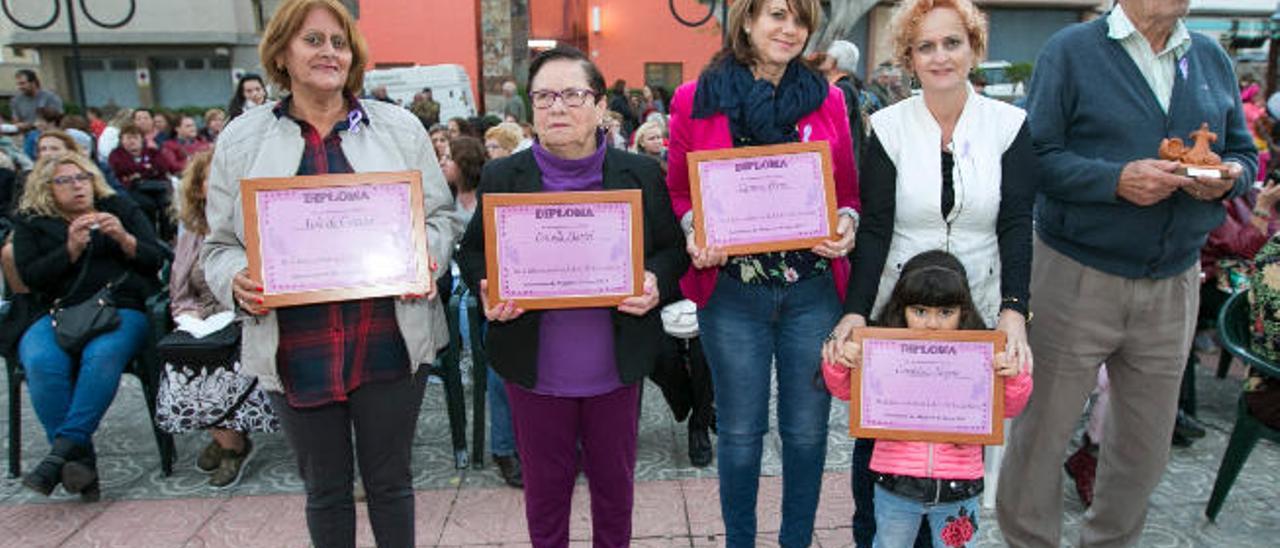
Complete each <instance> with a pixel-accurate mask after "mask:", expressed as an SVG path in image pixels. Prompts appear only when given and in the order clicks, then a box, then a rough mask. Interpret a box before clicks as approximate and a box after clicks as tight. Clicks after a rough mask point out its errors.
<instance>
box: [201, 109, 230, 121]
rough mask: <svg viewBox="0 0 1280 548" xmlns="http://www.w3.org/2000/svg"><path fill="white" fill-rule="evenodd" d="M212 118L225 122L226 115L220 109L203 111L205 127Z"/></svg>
mask: <svg viewBox="0 0 1280 548" xmlns="http://www.w3.org/2000/svg"><path fill="white" fill-rule="evenodd" d="M214 118H220V119H222V120H226V119H227V113H226V112H225V111H223V110H222V109H220V108H211V109H209V110H206V111H204V123H205V124H206V125H207V124H208V123H209V120H212V119H214Z"/></svg>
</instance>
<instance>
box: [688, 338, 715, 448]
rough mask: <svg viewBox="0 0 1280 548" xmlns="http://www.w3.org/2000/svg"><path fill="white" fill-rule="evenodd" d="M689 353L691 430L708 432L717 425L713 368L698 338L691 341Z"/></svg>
mask: <svg viewBox="0 0 1280 548" xmlns="http://www.w3.org/2000/svg"><path fill="white" fill-rule="evenodd" d="M688 353H689V355H688V364H689V384H690V386H689V388H690V389H691V394H690V395H691V396H692V399H693V401H692V403H693V412H692V413H691V414H690V415H689V429H690V430H706V429H708V428H713V427H715V424H716V393H715V388H714V386H715V385H714V384H712V382H711V367H710V366H708V365H707V357H706V356H705V355H704V354H703V353H702V342H701V341H699V340H698V339H697V338H694V339H692V340H690V341H689V347H688Z"/></svg>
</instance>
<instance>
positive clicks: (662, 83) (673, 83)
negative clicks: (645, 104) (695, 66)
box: [644, 63, 684, 91]
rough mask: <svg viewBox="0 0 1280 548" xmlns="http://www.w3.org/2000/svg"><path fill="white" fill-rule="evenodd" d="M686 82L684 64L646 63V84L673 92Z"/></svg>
mask: <svg viewBox="0 0 1280 548" xmlns="http://www.w3.org/2000/svg"><path fill="white" fill-rule="evenodd" d="M682 82H684V64H683V63H645V64H644V83H645V84H646V85H648V86H649V87H660V88H663V89H665V90H667V91H672V90H674V89H676V88H677V87H679V86H680V84H681V83H682Z"/></svg>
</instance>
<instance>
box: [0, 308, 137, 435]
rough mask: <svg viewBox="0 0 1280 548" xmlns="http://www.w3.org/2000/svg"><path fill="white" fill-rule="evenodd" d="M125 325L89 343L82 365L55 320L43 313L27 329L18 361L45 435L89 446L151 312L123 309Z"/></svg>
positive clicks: (81, 354)
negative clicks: (59, 337) (56, 330)
mask: <svg viewBox="0 0 1280 548" xmlns="http://www.w3.org/2000/svg"><path fill="white" fill-rule="evenodd" d="M118 313H119V314H120V326H119V327H117V328H116V329H115V331H111V332H109V333H103V334H102V335H99V336H98V337H97V338H95V339H93V340H91V341H89V344H86V345H85V347H84V349H83V350H82V351H81V352H80V360H79V363H77V362H76V359H75V357H73V356H71V355H69V354H67V353H66V351H64V350H63V349H62V347H60V346H58V342H57V339H56V338H55V337H54V334H53V320H52V319H51V318H50V317H49V316H48V315H46V316H44V317H42V318H40V319H39V320H37V321H36V323H34V324H32V325H31V327H29V328H27V332H26V333H25V334H23V335H22V341H21V342H20V343H18V359H19V360H20V361H21V362H22V366H23V368H25V369H26V371H27V386H28V389H29V390H30V391H31V406H32V407H34V408H35V410H36V416H38V417H39V418H40V424H42V425H43V426H44V433H45V437H46V438H48V440H49V443H50V444H52V443H53V440H54V438H67V439H69V440H71V441H72V442H74V443H76V444H78V445H88V444H89V443H90V442H91V441H92V440H93V433H94V432H95V431H97V430H98V423H99V422H101V421H102V416H103V415H105V414H106V412H107V407H110V406H111V400H113V399H115V397H116V388H117V387H118V386H119V385H120V375H121V374H122V373H123V372H124V368H125V366H126V365H128V364H129V361H130V360H132V359H133V357H134V355H135V354H137V353H138V351H139V350H141V349H142V346H143V344H144V343H146V340H147V329H148V327H147V316H146V315H145V314H143V313H142V312H139V311H137V310H130V309H125V308H121V309H119V311H118Z"/></svg>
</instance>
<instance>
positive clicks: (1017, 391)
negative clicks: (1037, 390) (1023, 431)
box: [1004, 371, 1031, 418]
mask: <svg viewBox="0 0 1280 548" xmlns="http://www.w3.org/2000/svg"><path fill="white" fill-rule="evenodd" d="M1029 399H1031V375H1030V374H1029V373H1027V372H1026V371H1023V372H1021V373H1018V374H1017V375H1015V376H1012V377H1009V378H1007V379H1005V380H1004V416H1005V417H1006V418H1012V417H1016V416H1018V415H1019V414H1021V413H1022V410H1023V409H1025V408H1026V407H1027V400H1029Z"/></svg>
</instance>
